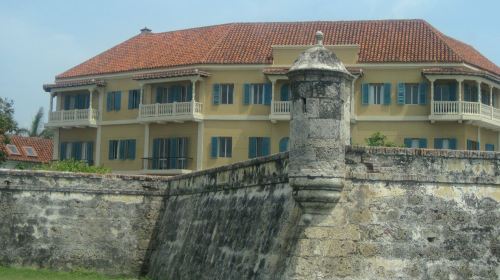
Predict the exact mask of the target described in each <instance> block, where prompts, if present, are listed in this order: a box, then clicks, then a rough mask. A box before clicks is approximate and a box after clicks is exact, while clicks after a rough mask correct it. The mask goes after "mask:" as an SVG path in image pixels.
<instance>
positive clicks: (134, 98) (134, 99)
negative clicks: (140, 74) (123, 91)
mask: <svg viewBox="0 0 500 280" xmlns="http://www.w3.org/2000/svg"><path fill="white" fill-rule="evenodd" d="M140 98H141V91H140V90H138V89H133V90H129V91H128V108H129V109H137V108H139V103H140Z"/></svg>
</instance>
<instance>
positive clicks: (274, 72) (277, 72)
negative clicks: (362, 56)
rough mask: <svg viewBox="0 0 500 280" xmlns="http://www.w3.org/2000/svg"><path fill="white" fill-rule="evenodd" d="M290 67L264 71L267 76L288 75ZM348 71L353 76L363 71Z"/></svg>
mask: <svg viewBox="0 0 500 280" xmlns="http://www.w3.org/2000/svg"><path fill="white" fill-rule="evenodd" d="M288 69H290V68H289V67H267V68H264V69H263V70H262V72H263V73H264V74H266V75H285V74H286V73H288ZM346 69H347V71H349V73H351V74H353V75H360V74H362V73H363V70H362V69H361V68H359V67H346Z"/></svg>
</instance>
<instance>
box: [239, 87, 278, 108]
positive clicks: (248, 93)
mask: <svg viewBox="0 0 500 280" xmlns="http://www.w3.org/2000/svg"><path fill="white" fill-rule="evenodd" d="M243 91H244V92H243V94H244V96H243V103H244V104H245V105H248V104H265V105H270V104H271V92H272V86H271V84H270V83H266V84H245V85H244V89H243Z"/></svg>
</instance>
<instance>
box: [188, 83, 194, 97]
mask: <svg viewBox="0 0 500 280" xmlns="http://www.w3.org/2000/svg"><path fill="white" fill-rule="evenodd" d="M192 99H193V85H191V84H189V85H188V86H187V101H191V100H192Z"/></svg>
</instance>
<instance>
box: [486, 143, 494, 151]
mask: <svg viewBox="0 0 500 280" xmlns="http://www.w3.org/2000/svg"><path fill="white" fill-rule="evenodd" d="M484 149H485V151H489V152H494V151H495V145H493V144H486V145H485V146H484Z"/></svg>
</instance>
